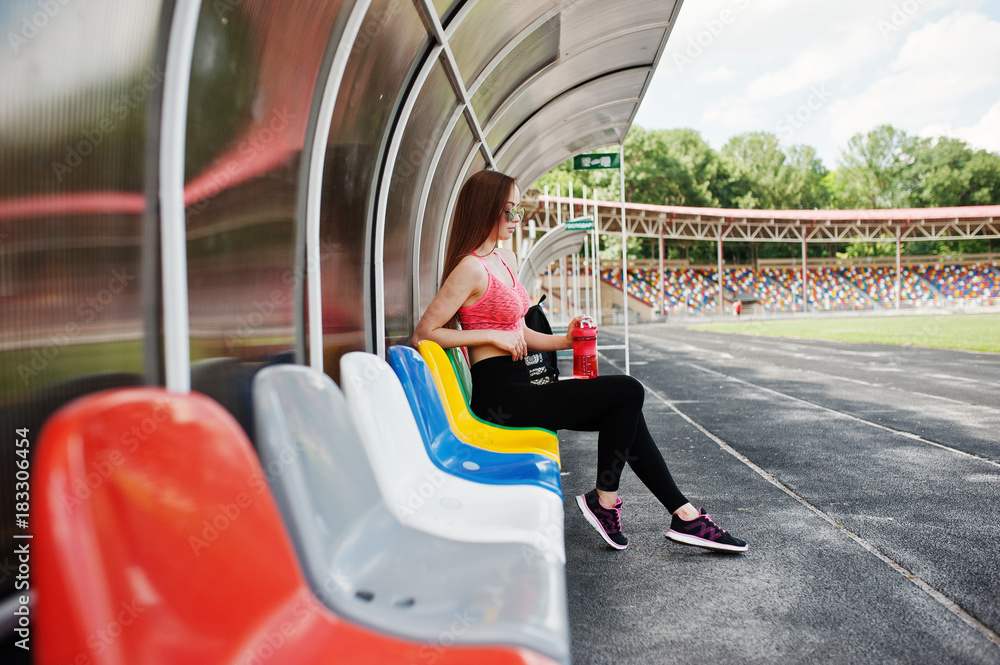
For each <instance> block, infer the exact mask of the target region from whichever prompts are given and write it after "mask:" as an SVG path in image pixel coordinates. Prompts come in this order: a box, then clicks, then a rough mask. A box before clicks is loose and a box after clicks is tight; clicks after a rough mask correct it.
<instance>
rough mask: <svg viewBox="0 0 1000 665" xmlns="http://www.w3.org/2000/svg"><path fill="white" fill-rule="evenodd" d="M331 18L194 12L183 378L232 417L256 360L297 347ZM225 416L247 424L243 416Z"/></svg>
mask: <svg viewBox="0 0 1000 665" xmlns="http://www.w3.org/2000/svg"><path fill="white" fill-rule="evenodd" d="M340 10H341V3H339V2H327V1H325V0H295V1H293V2H284V3H281V5H280V6H278V5H275V4H274V3H271V2H267V1H266V0H245V1H244V2H241V3H208V2H206V3H203V4H202V11H201V16H200V17H199V21H198V32H197V37H196V41H195V45H194V61H193V62H194V64H193V65H192V68H191V90H190V97H189V106H188V124H187V164H186V170H187V183H186V186H185V190H186V191H185V198H186V200H187V202H188V207H187V239H188V289H189V303H190V304H189V307H190V324H191V360H192V374H191V382H192V387H193V388H194V389H195V390H199V391H201V392H207V393H208V394H210V395H211V396H212V397H215V398H216V399H217V400H219V401H220V402H222V403H223V404H224V405H226V406H228V407H230V409H231V410H233V409H235V408H236V407H237V406H241V405H242V404H243V403H244V401H243V400H242V399H241V398H242V397H244V396H242V395H241V393H242V392H244V391H246V390H249V380H250V376H251V375H252V371H253V370H254V369H255V367H256V365H255V364H256V363H260V362H262V361H265V360H270V359H274V358H275V357H279V356H284V357H286V358H287V357H289V356H290V355H291V353H292V351H293V350H294V348H295V328H294V316H293V312H294V307H293V304H294V294H295V273H294V265H295V261H294V259H295V247H296V215H297V196H298V192H299V188H300V177H301V172H300V158H301V153H302V149H303V145H304V142H305V135H306V130H307V125H308V120H309V111H310V105H311V103H312V100H313V95H314V92H315V88H316V81H317V76H318V74H319V70H320V65H321V62H322V59H323V55H324V52H325V50H326V47H327V40H328V39H329V38H330V37H331V33H336V30H337V29H338V28H337V26H338V25H339V23H338V12H339V11H340ZM340 20H343V19H342V17H341V19H340ZM334 37H335V35H334ZM223 91H224V94H223ZM224 359H225V360H224ZM241 408H243V407H242V406H241ZM243 410H244V411H245V408H243ZM234 415H236V416H237V419H238V420H240V421H241V423H243V425H244V427H246V428H247V429H248V431H249V430H250V429H251V428H252V425H251V424H250V422H249V420H248V416H249V414H248V413H244V412H242V411H241V412H235V413H234Z"/></svg>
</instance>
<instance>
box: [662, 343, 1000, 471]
mask: <svg viewBox="0 0 1000 665" xmlns="http://www.w3.org/2000/svg"><path fill="white" fill-rule="evenodd" d="M680 364H681V365H687V366H688V367H693V368H695V369H697V370H701V371H702V372H706V373H708V374H714V375H716V376H721V377H723V378H726V379H729V380H730V381H735V382H737V383H742V384H744V385H747V386H751V387H753V388H756V389H757V390H762V391H764V392H768V393H771V394H773V395H778V396H780V397H784V398H785V399H790V400H792V401H793V402H799V403H801V404H806V405H808V406H811V407H814V408H817V409H822V410H823V411H828V412H830V413H833V414H836V415H838V416H842V417H844V418H849V419H850V420H855V421H857V422H859V423H864V424H866V425H870V426H872V427H875V428H878V429H881V430H885V431H886V432H891V433H893V434H898V435H899V436H905V437H906V438H908V439H913V440H914V441H920V442H921V443H926V444H927V445H929V446H934V447H936V448H940V449H942V450H947V451H948V452H952V453H955V454H956V455H962V456H964V457H968V458H971V459H974V460H976V461H979V462H986V463H987V464H991V465H993V466H996V467H1000V462H996V461H994V460H991V459H988V458H986V457H980V456H979V455H975V454H973V453H967V452H965V451H964V450H959V449H958V448H953V447H951V446H948V445H945V444H943V443H938V442H937V441H931V440H930V439H925V438H924V437H922V436H920V435H919V434H914V433H913V432H907V431H906V430H901V429H896V428H894V427H889V426H888V425H882V424H880V423H876V422H873V421H871V420H865V419H864V418H861V417H859V416H855V415H852V414H850V413H845V412H844V411H838V410H837V409H831V408H830V407H828V406H823V405H822V404H817V403H816V402H810V401H809V400H807V399H802V398H801V397H795V396H794V395H789V394H787V393H783V392H781V391H778V390H774V389H773V388H765V387H764V386H761V385H758V384H756V383H752V382H750V381H744V380H743V379H738V378H736V377H735V376H730V375H729V374H724V373H722V372H717V371H715V370H714V369H709V368H707V367H702V366H701V365H695V364H694V363H689V362H681V363H680Z"/></svg>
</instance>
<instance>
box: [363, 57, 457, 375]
mask: <svg viewBox="0 0 1000 665" xmlns="http://www.w3.org/2000/svg"><path fill="white" fill-rule="evenodd" d="M444 50H445V48H444V45H443V44H438V45H437V46H434V47H432V48H431V50H430V51H429V52H428V54H427V57H426V59H425V61H424V64H423V65H422V66H421V68H420V70H419V71H418V72H417V75H416V77H415V78H414V80H413V84H412V85H411V87H410V90H409V93H408V94H407V96H406V101H405V102H404V103H403V107H402V108H401V109H400V110H399V113H398V115H397V116H396V126H395V128H394V130H393V132H392V137H391V138H390V139H389V146H388V149H387V150H386V152H385V155H384V157H383V165H384V166H383V168H382V175H381V182H380V183H379V188H378V194H377V200H376V206H377V208H376V213H375V223H374V225H373V226H372V233H373V235H374V238H373V240H374V250H373V256H372V272H373V276H374V284H373V288H374V296H375V300H374V302H375V303H381V306H378V307H376V309H375V331H374V332H375V340H374V342H375V353H376V354H377V355H378V356H379V357H381V358H385V264H384V259H385V215H386V208H387V206H388V200H389V187H390V186H391V185H392V174H393V172H394V171H395V169H396V157H397V155H398V154H399V146H400V144H401V143H402V141H403V135H404V134H405V133H406V129H407V128H408V127H409V124H410V116H411V115H412V113H413V107H414V106H416V103H417V99H418V98H419V97H420V92H421V91H422V90H423V88H424V84H425V83H427V79H428V78H429V77H430V74H431V72H432V71H433V70H434V68H435V67H437V66H438V63H439V62H440V61H441V60H442V58H441V55H442V53H443V51H444ZM460 108H461V106H460ZM442 142H443V141H442V140H439V141H438V143H439V144H440V143H442Z"/></svg>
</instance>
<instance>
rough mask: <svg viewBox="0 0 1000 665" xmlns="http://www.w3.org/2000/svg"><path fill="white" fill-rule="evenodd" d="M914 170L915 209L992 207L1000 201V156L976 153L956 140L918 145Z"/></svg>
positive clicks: (926, 141)
mask: <svg viewBox="0 0 1000 665" xmlns="http://www.w3.org/2000/svg"><path fill="white" fill-rule="evenodd" d="M913 157H914V162H913V164H912V165H911V167H910V172H911V174H910V183H909V184H910V187H911V190H910V192H909V197H908V204H909V205H910V206H911V207H920V208H922V207H942V206H966V205H989V204H993V203H998V202H1000V156H997V155H994V154H992V153H989V152H986V151H985V150H979V151H978V152H973V151H972V149H971V148H969V146H968V145H967V144H966V143H965V142H964V141H960V140H958V139H953V138H946V137H942V138H938V139H934V140H931V139H924V140H922V141H920V142H918V143H917V145H916V148H915V150H914V154H913Z"/></svg>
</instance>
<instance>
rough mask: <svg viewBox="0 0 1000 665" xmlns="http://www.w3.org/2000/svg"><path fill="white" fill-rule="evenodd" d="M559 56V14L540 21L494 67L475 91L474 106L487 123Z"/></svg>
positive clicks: (478, 114) (480, 119) (473, 96)
mask: <svg viewBox="0 0 1000 665" xmlns="http://www.w3.org/2000/svg"><path fill="white" fill-rule="evenodd" d="M558 58H559V15H558V14H557V15H556V16H554V17H553V18H550V19H549V20H548V21H546V22H545V23H543V24H542V25H540V26H539V27H538V28H536V29H535V30H533V31H532V32H531V34H529V35H528V36H527V37H526V38H524V39H523V40H521V41H520V42H519V43H518V44H517V46H516V47H515V48H514V49H513V50H512V51H511V52H510V53H508V54H507V55H506V56H505V57H504V59H503V60H502V61H501V62H500V63H499V65H497V67H496V68H494V69H493V70H492V71H490V73H489V75H488V76H487V77H486V79H485V80H484V81H483V83H482V84H481V85H480V86H479V88H477V89H476V91H475V92H474V93H473V95H472V107H473V108H474V109H475V110H476V117H478V118H479V121H480V122H481V123H483V124H486V123H488V122H489V120H490V118H491V117H492V116H493V113H494V112H496V110H497V109H498V108H499V107H500V105H501V104H502V103H503V101H504V100H505V99H506V98H507V97H508V96H509V95H510V94H511V93H512V92H514V91H515V90H517V88H518V86H520V85H521V84H522V83H524V82H525V81H527V80H528V79H529V78H531V77H532V76H533V75H534V74H536V73H537V72H539V71H541V70H542V69H543V68H544V67H546V66H548V65H551V64H552V63H553V62H555V61H556V59H558Z"/></svg>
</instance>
